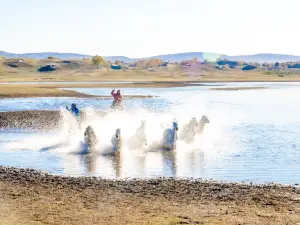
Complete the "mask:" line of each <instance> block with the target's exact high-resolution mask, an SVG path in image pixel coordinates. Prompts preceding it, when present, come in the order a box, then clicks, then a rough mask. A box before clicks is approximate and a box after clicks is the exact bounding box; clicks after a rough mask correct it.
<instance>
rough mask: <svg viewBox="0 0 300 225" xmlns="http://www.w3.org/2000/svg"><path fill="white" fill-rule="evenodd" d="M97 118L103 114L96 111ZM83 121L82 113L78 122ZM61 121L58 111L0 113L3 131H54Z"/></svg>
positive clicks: (0, 124) (0, 125)
mask: <svg viewBox="0 0 300 225" xmlns="http://www.w3.org/2000/svg"><path fill="white" fill-rule="evenodd" d="M95 113H96V114H97V115H99V116H103V115H104V114H105V112H103V111H96V112H95ZM84 119H85V113H84V111H82V112H81V114H80V120H81V121H83V120H84ZM61 121H62V114H61V111H60V110H26V111H13V112H0V128H3V129H31V130H45V131H47V130H54V129H57V128H59V125H60V122H61Z"/></svg>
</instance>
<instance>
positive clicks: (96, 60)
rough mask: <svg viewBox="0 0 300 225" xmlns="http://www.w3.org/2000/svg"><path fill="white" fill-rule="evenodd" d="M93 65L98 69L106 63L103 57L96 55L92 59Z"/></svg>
mask: <svg viewBox="0 0 300 225" xmlns="http://www.w3.org/2000/svg"><path fill="white" fill-rule="evenodd" d="M92 63H93V64H94V65H95V66H97V69H98V68H99V65H100V64H102V63H104V59H103V58H102V57H101V56H98V55H96V56H94V57H93V58H92Z"/></svg>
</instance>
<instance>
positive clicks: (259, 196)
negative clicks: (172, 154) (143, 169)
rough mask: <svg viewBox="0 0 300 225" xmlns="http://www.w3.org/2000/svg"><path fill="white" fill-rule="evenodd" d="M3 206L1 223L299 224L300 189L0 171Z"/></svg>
mask: <svg viewBox="0 0 300 225" xmlns="http://www.w3.org/2000/svg"><path fill="white" fill-rule="evenodd" d="M0 201H1V206H0V208H1V209H2V210H0V223H1V224H3V223H4V224H34V223H39V224H45V223H47V224H58V223H61V224H64V223H66V224H70V223H71V224H83V223H87V224H90V223H104V224H283V223H285V224H286V223H288V224H296V223H297V222H299V221H300V188H296V187H292V186H284V185H278V184H276V185H275V184H274V185H250V184H237V183H222V182H216V181H202V180H194V181H190V180H180V179H173V178H157V179H131V180H109V179H102V178H95V177H64V176H57V175H50V174H48V173H45V172H41V171H37V170H33V169H18V168H13V167H4V166H0ZM7 210H9V212H10V213H7ZM9 221H14V223H8V222H9Z"/></svg>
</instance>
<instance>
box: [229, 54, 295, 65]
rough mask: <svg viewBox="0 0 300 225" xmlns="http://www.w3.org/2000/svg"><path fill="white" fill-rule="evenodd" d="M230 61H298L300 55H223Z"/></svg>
mask: <svg viewBox="0 0 300 225" xmlns="http://www.w3.org/2000/svg"><path fill="white" fill-rule="evenodd" d="M224 57H225V58H227V59H228V60H232V61H245V62H259V63H262V62H287V61H300V56H295V55H284V54H268V53H262V54H255V55H238V56H224Z"/></svg>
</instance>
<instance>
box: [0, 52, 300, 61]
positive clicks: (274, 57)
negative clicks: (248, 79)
mask: <svg viewBox="0 0 300 225" xmlns="http://www.w3.org/2000/svg"><path fill="white" fill-rule="evenodd" d="M0 56H4V57H6V58H33V59H44V58H48V57H55V58H61V59H81V58H91V57H92V55H87V54H78V53H60V52H36V53H22V54H17V53H10V52H5V51H0ZM195 57H196V58H198V59H199V60H202V61H203V60H212V61H214V60H216V59H217V58H226V59H228V60H233V61H245V62H260V63H262V62H275V61H278V62H284V61H300V56H297V55H288V54H274V53H258V54H252V55H236V56H230V55H225V54H218V53H209V52H182V53H174V54H163V55H156V56H149V57H142V58H130V57H127V56H103V58H104V59H105V60H110V61H116V60H120V61H124V62H133V61H136V60H142V59H152V58H160V59H162V60H163V61H173V62H180V61H183V60H191V59H193V58H195Z"/></svg>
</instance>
